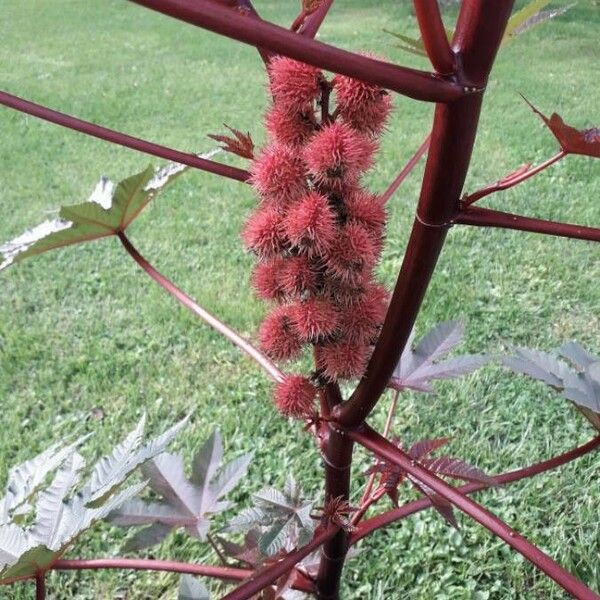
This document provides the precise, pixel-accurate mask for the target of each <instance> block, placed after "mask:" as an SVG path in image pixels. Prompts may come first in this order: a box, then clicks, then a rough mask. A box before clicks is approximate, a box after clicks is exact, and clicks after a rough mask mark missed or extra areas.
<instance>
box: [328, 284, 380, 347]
mask: <svg viewBox="0 0 600 600" xmlns="http://www.w3.org/2000/svg"><path fill="white" fill-rule="evenodd" d="M387 298H388V294H387V291H386V290H385V288H384V287H383V286H380V285H377V284H371V285H369V286H368V287H367V289H366V291H365V293H364V294H363V295H362V297H361V298H360V299H359V300H357V301H356V302H355V303H354V304H353V305H350V306H346V307H344V308H343V309H341V310H340V330H341V331H343V332H344V336H345V337H346V339H348V340H349V341H352V342H354V343H357V344H363V345H369V344H371V343H373V341H374V339H375V337H376V335H377V332H378V330H379V327H380V326H381V324H382V323H383V319H384V317H385V313H386V310H387Z"/></svg>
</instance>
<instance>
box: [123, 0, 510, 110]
mask: <svg viewBox="0 0 600 600" xmlns="http://www.w3.org/2000/svg"><path fill="white" fill-rule="evenodd" d="M130 1H131V2H135V3H136V4H140V5H142V6H145V7H147V8H151V9H153V10H156V11H158V12H162V13H164V14H166V15H169V16H171V17H174V18H176V19H180V20H181V21H185V22H187V23H191V24H192V25H197V26H198V27H202V28H204V29H208V30H210V31H214V32H215V33H218V34H220V35H225V36H227V37H230V38H233V39H236V40H238V41H240V42H244V43H246V44H250V45H252V46H261V47H263V48H266V49H268V50H271V51H273V52H276V53H277V54H281V55H283V56H289V57H290V58H294V59H296V60H299V61H302V62H304V63H307V64H309V65H314V66H315V67H321V68H324V69H328V70H330V71H333V72H335V73H340V74H341V75H347V76H349V77H355V78H356V79H360V80H362V81H364V82H366V83H371V84H373V85H379V86H382V87H384V88H386V89H389V90H392V91H395V92H398V93H400V94H404V95H405V96H409V97H410V98H414V99H416V100H425V101H429V102H450V101H452V100H456V99H457V98H460V97H462V96H464V95H465V93H466V92H465V90H464V88H463V86H461V85H459V84H457V83H454V82H451V81H447V80H445V79H441V78H439V77H436V76H434V75H433V74H431V73H426V72H424V71H417V70H415V69H409V68H406V67H399V66H397V65H393V64H391V63H387V62H383V61H380V60H375V59H372V58H368V57H367V56H361V55H359V54H354V53H352V52H347V51H345V50H340V49H339V48H335V47H334V46H330V45H328V44H323V43H321V42H317V41H315V40H312V39H310V38H309V37H306V36H302V35H297V34H295V33H293V32H291V31H288V30H287V29H284V28H283V27H279V26H277V25H274V24H272V23H267V22H266V21H258V20H256V21H253V24H252V27H248V22H247V20H246V18H245V17H243V16H242V15H238V14H235V13H234V12H233V11H231V10H228V9H226V8H223V7H221V6H218V5H215V4H214V3H213V2H211V0H130ZM503 1H505V0H503Z"/></svg>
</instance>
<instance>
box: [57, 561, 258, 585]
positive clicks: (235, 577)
mask: <svg viewBox="0 0 600 600" xmlns="http://www.w3.org/2000/svg"><path fill="white" fill-rule="evenodd" d="M88 569H89V570H97V569H131V570H134V571H166V572H170V573H187V574H189V575H201V576H203V577H214V578H216V579H222V580H223V581H243V580H244V579H246V578H247V577H250V576H251V575H252V571H250V570H249V569H237V568H234V567H216V566H212V565H194V564H188V563H182V562H174V561H171V560H150V559H142V558H97V559H92V560H77V559H75V560H66V559H62V560H57V561H56V562H55V563H54V564H53V565H52V567H51V570H53V571H83V570H88Z"/></svg>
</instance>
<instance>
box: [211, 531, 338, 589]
mask: <svg viewBox="0 0 600 600" xmlns="http://www.w3.org/2000/svg"><path fill="white" fill-rule="evenodd" d="M337 531H338V527H334V526H331V527H329V528H328V529H324V530H323V531H321V532H320V533H318V534H317V535H316V536H315V537H314V538H313V539H312V540H311V541H310V542H309V543H308V544H306V546H302V548H299V549H298V550H295V551H294V552H291V553H290V554H288V555H287V556H286V557H285V558H283V559H281V560H280V561H278V562H276V563H275V564H274V565H271V566H269V567H267V568H265V569H262V570H260V571H258V572H257V573H254V574H253V575H252V576H251V578H250V579H249V580H248V581H246V582H245V583H243V584H242V585H240V586H239V587H237V588H235V590H233V591H232V592H230V593H229V594H227V595H226V596H223V598H221V600H247V599H248V598H251V597H252V596H254V594H256V593H258V592H260V591H261V590H264V589H265V588H266V587H267V586H269V585H271V584H272V583H273V582H275V581H277V579H279V577H281V576H282V575H285V574H286V573H288V572H289V571H290V570H291V569H293V568H294V566H295V565H297V564H298V563H299V562H300V561H301V560H302V559H303V558H305V557H306V556H308V555H309V554H310V553H311V552H313V551H314V550H316V549H317V548H318V547H319V546H321V545H323V544H324V543H325V542H326V541H327V540H330V539H331V538H332V537H333V536H334V535H335V534H336V533H337Z"/></svg>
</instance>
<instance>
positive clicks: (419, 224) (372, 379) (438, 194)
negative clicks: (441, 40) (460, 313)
mask: <svg viewBox="0 0 600 600" xmlns="http://www.w3.org/2000/svg"><path fill="white" fill-rule="evenodd" d="M512 5H513V0H498V1H497V2H495V3H494V8H493V9H490V5H489V3H488V2H486V1H485V0H464V2H463V4H462V7H461V12H460V15H459V19H458V24H457V30H456V35H455V46H456V47H455V51H456V52H457V53H459V54H460V56H461V60H462V74H463V76H464V77H465V78H466V79H467V80H468V81H471V82H475V84H476V86H477V87H484V86H485V83H486V81H487V78H488V75H489V72H490V69H491V66H492V63H493V60H494V57H495V55H496V52H497V50H498V47H499V44H500V41H501V39H502V35H503V33H504V29H505V27H506V22H507V21H508V17H509V15H510V11H511V8H512ZM481 102H482V94H476V95H471V96H466V97H464V98H461V99H460V100H457V101H456V102H453V103H451V104H438V105H437V106H436V111H435V118H434V123H433V131H432V134H431V144H430V148H429V153H428V155H427V165H426V167H425V175H424V178H423V186H422V189H421V196H420V199H419V204H418V207H417V216H416V219H415V222H414V225H413V230H412V233H411V236H410V239H409V242H408V247H407V249H406V253H405V255H404V260H403V263H402V267H401V269H400V274H399V275H398V279H397V282H396V287H395V289H394V293H393V295H392V299H391V302H390V306H389V309H388V312H387V316H386V318H385V321H384V324H383V329H382V331H381V334H380V336H379V339H378V341H377V344H376V345H375V349H374V351H373V354H372V356H371V359H370V361H369V364H368V365H367V369H366V371H365V374H364V375H363V377H362V379H361V381H360V382H359V384H358V387H357V388H356V390H355V391H354V393H353V394H352V396H351V397H350V399H349V400H348V402H346V403H345V404H344V405H342V406H340V407H338V408H337V409H336V411H335V413H334V417H335V418H336V420H338V421H339V423H340V424H342V425H343V426H345V427H357V426H359V425H360V424H361V423H362V422H363V421H364V419H366V418H367V416H368V415H369V413H370V412H371V410H372V409H373V408H374V407H375V405H376V404H377V402H378V400H379V398H380V397H381V394H382V393H383V392H384V391H385V389H386V386H387V384H388V381H389V379H390V376H391V375H392V372H393V370H394V368H395V366H396V364H397V362H398V359H399V358H400V355H401V353H402V349H403V348H404V346H405V345H406V342H407V340H408V337H409V335H410V332H411V330H412V328H413V326H414V323H415V320H416V317H417V314H418V312H419V310H420V308H421V304H422V302H423V298H424V296H425V292H426V291H427V288H428V286H429V281H430V280H431V276H432V274H433V270H434V268H435V266H436V263H437V260H438V257H439V254H440V252H441V249H442V246H443V244H444V240H445V238H446V232H447V229H448V227H449V226H450V224H451V223H452V222H453V220H454V218H455V216H456V214H457V213H458V210H459V200H460V195H461V191H462V188H463V184H464V180H465V177H466V174H467V170H468V167H469V162H470V159H471V152H472V149H473V143H474V141H475V134H476V131H477V124H478V121H479V112H480V109H481Z"/></svg>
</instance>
